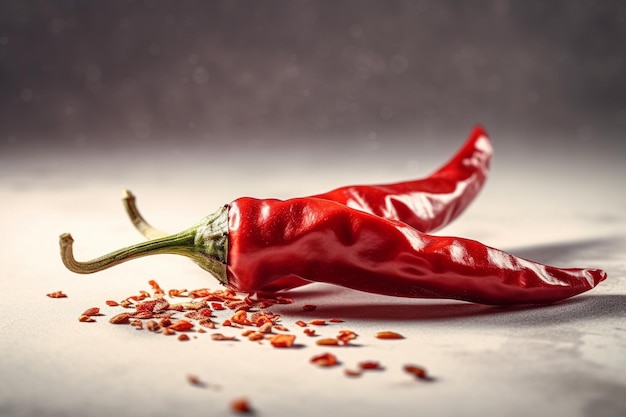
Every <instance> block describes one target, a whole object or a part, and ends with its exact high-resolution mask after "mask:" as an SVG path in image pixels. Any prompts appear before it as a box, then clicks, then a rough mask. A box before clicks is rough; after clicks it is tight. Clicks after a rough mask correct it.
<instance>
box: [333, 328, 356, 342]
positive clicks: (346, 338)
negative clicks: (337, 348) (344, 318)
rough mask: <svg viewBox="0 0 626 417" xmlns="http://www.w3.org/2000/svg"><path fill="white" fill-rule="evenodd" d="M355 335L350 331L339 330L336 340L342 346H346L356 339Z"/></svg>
mask: <svg viewBox="0 0 626 417" xmlns="http://www.w3.org/2000/svg"><path fill="white" fill-rule="evenodd" d="M357 336H358V335H357V334H356V333H354V332H353V331H352V330H339V334H338V335H337V340H338V341H339V342H341V343H342V344H344V345H347V344H349V343H350V341H351V340H354V339H356V338H357Z"/></svg>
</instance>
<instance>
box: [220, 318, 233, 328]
mask: <svg viewBox="0 0 626 417" xmlns="http://www.w3.org/2000/svg"><path fill="white" fill-rule="evenodd" d="M232 325H233V323H232V322H231V321H230V320H228V319H226V320H224V321H223V322H222V326H227V327H230V326H232Z"/></svg>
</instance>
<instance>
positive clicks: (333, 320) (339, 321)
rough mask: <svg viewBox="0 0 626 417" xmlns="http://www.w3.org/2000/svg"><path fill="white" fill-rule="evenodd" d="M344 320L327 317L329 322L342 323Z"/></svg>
mask: <svg viewBox="0 0 626 417" xmlns="http://www.w3.org/2000/svg"><path fill="white" fill-rule="evenodd" d="M344 321H345V320H342V319H338V318H332V319H328V322H329V323H343V322H344Z"/></svg>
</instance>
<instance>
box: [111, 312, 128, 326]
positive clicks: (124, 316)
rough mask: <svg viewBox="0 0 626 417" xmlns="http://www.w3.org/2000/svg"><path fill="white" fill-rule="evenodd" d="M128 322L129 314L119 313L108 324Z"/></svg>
mask: <svg viewBox="0 0 626 417" xmlns="http://www.w3.org/2000/svg"><path fill="white" fill-rule="evenodd" d="M129 321H130V314H129V313H120V314H118V315H116V316H113V317H111V318H110V319H109V323H112V324H128V322H129Z"/></svg>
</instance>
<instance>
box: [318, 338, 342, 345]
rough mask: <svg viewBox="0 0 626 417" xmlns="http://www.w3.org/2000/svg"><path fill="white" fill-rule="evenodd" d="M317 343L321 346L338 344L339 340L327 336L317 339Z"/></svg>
mask: <svg viewBox="0 0 626 417" xmlns="http://www.w3.org/2000/svg"><path fill="white" fill-rule="evenodd" d="M315 344H316V345H319V346H338V345H339V341H338V340H337V339H331V338H325V339H319V340H317V341H316V342H315Z"/></svg>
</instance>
